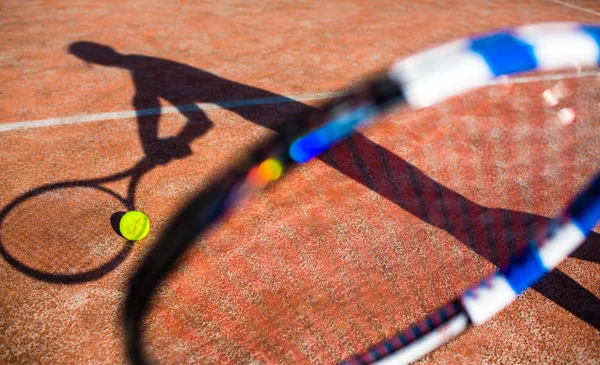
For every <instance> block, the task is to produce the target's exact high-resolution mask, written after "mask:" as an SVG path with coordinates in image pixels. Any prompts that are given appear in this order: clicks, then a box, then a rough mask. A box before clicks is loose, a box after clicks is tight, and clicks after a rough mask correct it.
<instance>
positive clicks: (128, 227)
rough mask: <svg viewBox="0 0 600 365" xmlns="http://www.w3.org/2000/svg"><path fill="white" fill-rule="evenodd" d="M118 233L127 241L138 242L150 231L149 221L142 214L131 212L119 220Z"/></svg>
mask: <svg viewBox="0 0 600 365" xmlns="http://www.w3.org/2000/svg"><path fill="white" fill-rule="evenodd" d="M119 231H120V232H121V234H122V235H123V237H125V238H127V239H128V240H130V241H139V240H141V239H142V238H144V237H146V235H147V234H148V232H149V231H150V219H148V217H146V215H145V214H144V213H142V212H138V211H135V210H132V211H131V212H127V213H125V215H123V217H122V218H121V222H120V223H119Z"/></svg>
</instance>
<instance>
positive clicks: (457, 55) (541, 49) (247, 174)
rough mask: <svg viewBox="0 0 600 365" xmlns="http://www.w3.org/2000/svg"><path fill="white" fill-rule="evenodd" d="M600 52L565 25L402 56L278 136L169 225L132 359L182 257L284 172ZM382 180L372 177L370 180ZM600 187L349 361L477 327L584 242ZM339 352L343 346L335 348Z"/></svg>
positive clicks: (132, 299)
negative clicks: (354, 139) (154, 303)
mask: <svg viewBox="0 0 600 365" xmlns="http://www.w3.org/2000/svg"><path fill="white" fill-rule="evenodd" d="M599 55H600V27H598V26H588V25H579V24H573V23H558V24H540V25H531V26H524V27H520V28H516V29H513V30H508V31H501V32H498V33H493V34H488V35H484V36H480V37H475V38H472V39H465V40H460V41H457V42H453V43H450V44H447V45H444V46H442V47H439V48H435V49H432V50H428V51H425V52H422V53H419V54H417V55H414V56H412V57H409V58H407V59H405V60H401V61H399V62H397V63H395V64H393V65H392V67H391V68H390V69H389V70H388V71H387V72H385V73H384V74H382V75H381V76H379V77H378V78H376V79H374V80H372V81H370V82H367V83H365V84H364V85H363V86H362V87H361V88H358V89H357V90H356V91H353V92H349V93H347V95H346V96H345V97H342V98H341V99H340V100H336V101H334V102H332V103H330V104H328V105H326V106H324V107H323V108H322V109H321V111H319V112H311V113H308V114H307V115H304V116H301V117H299V118H298V119H296V120H294V122H292V123H288V124H287V125H286V126H285V128H282V132H281V134H280V135H279V136H278V137H276V138H275V139H273V140H272V141H269V142H268V143H266V144H265V145H264V146H262V147H260V148H258V149H257V150H256V151H254V152H253V153H251V154H250V155H249V156H248V157H247V158H245V159H244V160H243V161H242V162H240V163H239V164H238V165H237V166H236V167H235V168H233V169H232V170H231V171H230V172H229V173H228V174H226V175H225V176H224V177H223V178H222V179H220V180H219V181H217V182H216V183H215V184H213V185H212V187H211V188H209V189H207V190H205V191H203V192H201V193H200V194H198V196H196V197H195V198H193V199H192V200H191V201H190V203H189V204H188V205H187V206H186V207H185V208H184V209H183V210H182V211H181V212H180V213H179V214H178V215H177V216H176V217H175V219H174V220H173V222H172V224H171V225H170V226H169V227H168V228H167V229H166V230H165V232H164V233H163V235H162V236H161V238H160V239H159V240H158V242H157V243H156V245H155V246H154V248H153V249H152V250H151V251H150V253H149V254H148V256H147V257H146V259H145V260H144V262H143V263H142V265H141V267H140V268H139V270H138V272H137V273H136V274H135V275H134V277H133V278H132V280H131V283H130V289H129V294H128V297H127V300H126V306H125V317H124V318H125V338H126V342H127V350H128V353H129V356H130V359H131V361H132V362H133V363H134V364H146V363H148V360H147V357H146V355H145V352H144V350H143V347H142V322H143V318H144V316H145V314H146V313H147V312H148V310H149V308H150V302H151V298H152V296H153V294H154V292H155V291H156V289H157V287H158V286H159V284H161V282H162V281H163V280H164V279H165V277H167V275H168V274H169V273H170V272H171V271H172V270H173V269H174V268H175V267H176V263H177V261H178V259H179V258H180V257H181V256H182V255H183V254H184V253H185V252H186V251H187V250H188V249H189V247H190V246H191V245H192V244H193V243H194V242H196V240H197V238H198V237H199V236H200V235H201V234H202V233H205V232H206V230H207V229H208V228H209V227H211V226H212V225H213V224H214V223H215V222H217V221H218V220H219V219H220V218H222V217H223V216H224V215H225V213H227V212H229V211H230V210H231V209H232V208H233V207H234V206H236V205H237V204H239V203H240V202H242V201H243V200H244V199H245V198H247V197H249V196H251V193H252V192H254V191H256V190H258V189H261V188H263V187H265V186H267V185H270V184H271V183H272V182H274V181H276V180H279V179H280V177H281V176H282V173H283V172H284V171H288V172H289V171H291V170H292V169H294V165H295V164H298V163H304V162H307V161H309V160H311V159H312V158H314V157H316V156H318V155H320V154H322V153H324V152H326V151H328V150H329V149H330V148H332V147H333V146H335V145H337V144H338V143H339V142H340V141H342V140H345V139H347V138H349V137H350V136H351V135H352V134H353V133H354V132H355V130H356V129H357V128H361V127H364V126H366V125H367V124H369V123H370V122H372V121H373V120H375V119H377V118H378V117H381V116H382V115H383V114H384V113H385V112H387V111H389V110H390V109H391V108H392V107H397V106H401V105H407V106H410V107H412V108H416V109H419V108H426V107H433V106H434V105H436V104H438V103H440V102H442V101H444V100H446V99H448V98H452V97H454V96H456V95H460V94H462V93H464V92H466V91H468V90H471V89H474V88H478V87H481V86H485V85H487V84H489V83H490V82H493V80H495V79H497V78H499V77H501V76H504V75H513V74H516V73H524V72H533V71H540V72H547V71H550V70H560V69H566V68H572V67H573V66H577V67H597V66H598V63H599ZM550 99H551V98H550ZM550 103H552V101H550ZM562 114H567V115H566V119H565V120H568V118H569V115H568V114H569V112H568V110H567V111H566V112H563V113H562ZM388 170H389V169H388ZM386 171H387V170H386ZM348 175H351V174H348ZM413 175H414V174H413ZM416 175H417V176H418V173H417V174H416ZM417 180H418V179H417ZM372 184H373V183H369V182H367V184H366V185H372ZM271 185H274V186H275V185H277V184H271ZM390 194H392V193H390ZM599 194H600V178H598V177H596V178H594V179H592V181H591V182H590V183H589V185H588V187H587V188H586V189H584V190H583V192H582V193H581V194H580V195H578V196H577V197H576V198H575V199H574V200H573V201H572V203H571V204H570V205H568V206H567V208H566V209H565V210H564V211H563V213H562V214H560V215H559V216H558V217H557V218H556V219H555V220H553V221H552V222H551V223H550V224H549V225H548V226H547V227H546V228H545V229H544V230H542V232H543V233H542V234H541V235H539V236H538V238H537V239H535V240H533V241H531V242H530V243H529V244H528V245H522V246H521V247H520V248H519V249H517V248H515V249H514V250H508V251H511V252H509V253H515V252H516V254H515V255H514V256H513V258H512V259H511V260H510V261H509V263H508V264H507V265H506V266H503V268H502V269H500V270H498V271H497V272H495V273H493V274H492V275H491V276H489V277H487V278H486V279H485V280H483V281H482V282H481V283H479V284H477V285H475V286H473V287H471V288H470V289H468V290H466V291H465V293H464V294H461V295H459V296H458V298H457V299H455V300H452V301H451V302H450V303H449V304H447V305H445V306H443V307H442V308H441V309H440V310H438V311H436V312H434V313H433V314H432V315H430V316H429V317H427V319H425V320H421V321H419V322H418V324H416V325H414V326H411V327H410V328H409V329H408V330H406V331H402V332H399V333H397V334H396V335H394V336H392V337H390V338H388V339H387V340H385V341H383V342H381V343H380V344H378V345H375V346H372V347H371V348H369V349H367V350H366V352H363V353H358V354H356V355H355V356H353V357H351V358H349V359H347V360H345V361H344V363H347V364H368V363H372V362H376V361H381V363H388V362H389V363H398V364H401V363H409V362H412V361H415V360H417V359H419V358H420V357H422V356H423V355H425V354H427V353H429V352H431V351H432V350H434V349H435V348H437V347H439V346H440V345H441V344H443V343H445V342H447V341H448V340H449V339H451V338H453V337H455V336H457V335H458V334H460V333H461V332H463V331H464V330H465V329H466V328H467V327H469V326H470V325H472V324H481V323H484V322H485V321H487V320H488V319H489V318H491V317H492V316H493V315H494V314H496V313H498V312H499V311H500V310H502V309H503V308H505V307H506V306H508V305H509V304H510V303H511V302H513V301H514V300H515V299H516V298H517V296H518V295H519V294H521V293H522V292H523V291H525V290H526V289H527V288H529V287H530V286H532V285H533V284H535V283H536V282H537V281H538V280H539V279H540V278H542V277H543V276H544V275H546V274H547V273H548V272H550V271H551V270H552V269H553V268H554V267H556V265H558V263H560V262H561V261H562V260H563V259H565V258H566V257H567V256H568V255H569V254H570V253H572V252H573V251H574V250H575V249H576V248H577V247H579V245H581V243H583V241H584V240H585V239H586V237H587V236H588V235H589V234H590V232H591V230H592V229H593V227H594V226H595V224H596V222H597V220H598V219H599V218H600V201H599V198H600V196H599ZM383 195H385V194H383ZM461 204H462V205H460V204H459V205H460V206H466V205H468V204H466V203H461ZM407 209H408V210H410V208H408V207H407ZM413 214H414V213H413ZM482 214H484V213H482ZM425 215H426V214H425ZM427 220H433V221H434V219H432V218H427ZM494 239H495V237H491V239H490V240H491V241H493V240H494ZM473 249H474V250H475V251H476V252H479V251H478V250H477V249H476V248H473ZM500 251H501V250H499V249H497V248H495V249H490V253H489V254H488V255H487V257H491V258H492V259H491V260H490V261H492V262H494V263H497V262H501V261H504V260H501V259H500V258H499V257H500V256H505V255H504V254H503V253H502V252H500ZM329 350H330V351H331V352H335V351H336V350H335V349H333V347H330V349H329ZM234 362H235V361H234Z"/></svg>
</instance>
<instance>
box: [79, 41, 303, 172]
mask: <svg viewBox="0 0 600 365" xmlns="http://www.w3.org/2000/svg"><path fill="white" fill-rule="evenodd" d="M69 53H71V54H72V55H74V56H76V57H78V58H80V59H81V60H83V61H85V62H88V63H92V64H96V65H102V66H108V67H117V68H121V69H124V70H127V71H129V72H130V74H131V77H132V79H133V83H134V85H135V95H134V97H133V107H134V108H135V109H136V110H137V113H138V129H139V137H140V141H141V143H142V147H143V149H144V152H145V154H146V156H147V157H149V158H151V159H153V160H154V161H156V162H157V163H159V164H166V163H168V162H169V161H170V160H172V159H180V158H184V157H187V156H190V155H191V153H192V151H191V148H190V143H191V142H192V141H193V140H195V139H196V138H198V137H199V136H201V135H203V134H204V133H205V132H206V131H207V130H208V129H210V128H211V127H212V125H213V124H212V122H211V121H210V120H209V119H208V118H207V116H206V114H205V113H204V112H203V111H202V109H200V108H199V107H198V106H197V105H196V103H217V102H218V103H223V102H227V101H240V100H246V99H262V98H278V102H279V103H281V102H284V101H289V102H292V101H293V100H291V99H288V98H285V97H282V96H281V95H277V94H274V93H272V92H269V91H266V90H262V89H259V88H254V87H251V86H247V85H243V84H240V83H237V82H234V81H231V80H225V79H223V78H220V77H218V76H216V75H214V74H211V73H210V72H206V71H203V70H200V69H197V68H194V67H192V66H188V65H184V64H182V63H178V62H174V61H170V60H166V59H162V58H155V57H149V56H144V55H135V54H132V55H125V54H121V53H119V52H117V51H116V50H114V49H113V48H111V47H108V46H105V45H102V44H98V43H93V42H86V41H80V42H74V43H72V44H71V45H70V46H69ZM159 98H161V99H164V100H166V101H168V102H169V103H170V104H172V105H173V106H174V107H175V108H177V109H178V110H179V112H180V113H181V114H183V115H185V116H186V117H187V118H188V121H187V123H186V125H185V126H184V127H183V128H182V129H181V131H180V132H179V133H178V135H177V136H176V137H170V138H162V139H161V138H159V137H158V131H159V119H160V109H161V106H160V101H159ZM228 109H229V108H228ZM230 110H232V111H234V112H235V113H237V114H238V115H240V116H241V117H243V118H245V119H246V120H250V121H253V122H254V123H257V124H260V125H264V126H265V127H268V128H271V129H275V128H276V126H275V125H268V123H267V122H265V121H264V120H263V121H260V120H258V118H257V116H256V115H255V114H253V110H252V108H232V109H230ZM265 124H267V125H265Z"/></svg>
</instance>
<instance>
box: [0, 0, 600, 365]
mask: <svg viewBox="0 0 600 365" xmlns="http://www.w3.org/2000/svg"><path fill="white" fill-rule="evenodd" d="M518 3H519V4H507V3H506V1H483V0H479V1H477V0H461V1H452V0H450V1H353V2H351V1H330V2H327V3H326V4H322V5H321V4H317V2H310V1H293V2H292V1H290V2H281V1H277V2H275V1H274V2H264V1H261V2H258V1H256V2H252V1H250V2H249V1H227V2H215V3H214V4H202V3H200V2H192V1H188V2H183V1H161V2H158V3H156V2H151V1H130V2H127V1H107V2H92V1H87V0H85V1H73V2H69V4H68V5H65V3H64V2H56V1H38V2H31V3H25V2H22V1H4V2H3V3H2V5H0V34H2V35H3V42H1V43H0V84H1V86H2V87H1V90H0V110H2V113H0V114H1V115H0V125H8V124H9V123H14V122H21V121H33V120H42V119H48V118H60V117H71V116H82V115H83V116H85V115H91V114H98V113H106V112H121V111H131V110H134V109H135V108H136V107H137V108H138V109H139V108H141V109H144V108H153V107H156V106H157V105H158V104H157V103H160V105H163V106H172V105H182V104H190V103H195V102H222V101H228V100H243V99H254V98H262V97H271V96H277V95H283V96H294V95H307V94H316V93H328V92H333V91H337V90H338V89H340V88H343V87H346V86H348V85H350V84H352V83H354V82H355V81H356V80H359V79H360V78H361V77H362V76H363V75H367V74H372V73H373V72H375V71H377V70H379V69H382V68H384V67H385V66H387V65H389V63H390V62H392V61H393V60H394V59H396V58H399V57H404V56H407V55H409V54H411V53H413V52H416V51H419V50H422V49H424V48H426V47H430V46H433V45H437V44H440V43H443V42H446V41H450V40H453V39H456V38H459V37H464V36H468V35H472V34H476V33H481V32H485V31H491V30H496V29H500V28H505V27H510V26H515V25H520V24H524V23H533V22H543V21H565V20H566V21H577V22H589V23H594V22H598V21H599V20H600V17H599V15H600V5H598V3H597V2H596V1H573V0H569V1H568V2H566V4H564V3H565V2H562V1H538V0H535V1H534V0H527V1H521V2H518ZM78 41H89V42H95V43H97V44H102V45H105V46H109V47H112V48H114V49H115V50H116V51H117V52H119V53H121V54H123V55H138V56H135V57H129V58H127V59H126V61H125V60H124V59H121V61H122V62H121V63H119V67H108V66H102V65H99V64H92V63H86V62H84V61H83V60H82V59H81V54H80V57H76V56H75V54H70V53H69V47H70V45H72V44H73V43H74V42H78ZM84 53H85V52H84ZM86 55H87V56H90V54H89V52H88V53H86ZM103 56H106V53H104V54H103ZM130 71H131V72H133V75H132V73H131V72H130ZM132 76H133V77H132ZM556 82H557V81H538V82H529V83H524V84H517V85H514V86H512V87H511V88H507V87H490V88H486V89H483V90H480V91H477V92H473V93H470V94H469V95H468V96H465V97H462V98H457V99H455V100H452V101H450V102H447V103H444V104H442V105H440V106H437V107H435V108H432V109H430V110H423V111H418V112H411V111H399V112H397V113H394V114H393V115H391V116H389V117H388V118H386V120H384V121H382V122H381V123H379V124H378V125H376V126H374V127H372V128H369V129H367V130H365V131H364V133H363V134H361V135H358V136H356V137H355V138H353V139H352V140H351V141H350V142H349V143H345V144H342V145H340V146H338V147H337V148H335V149H334V150H333V151H331V152H330V153H329V154H328V155H327V156H325V157H324V158H323V159H321V160H315V161H312V162H310V163H308V164H306V165H304V166H302V167H300V168H298V169H296V170H294V171H293V172H292V173H291V174H289V175H288V176H287V177H286V178H284V179H283V180H282V181H281V182H279V183H278V184H276V185H275V186H273V187H272V188H271V189H269V190H267V191H265V192H263V193H260V194H258V195H257V196H255V197H253V198H252V199H251V200H250V201H249V202H248V203H247V204H245V205H244V206H243V207H242V208H241V209H239V210H238V211H236V212H235V213H234V214H232V215H231V216H230V217H228V218H227V219H226V220H224V221H223V222H221V223H220V224H218V225H217V226H216V227H215V228H214V229H213V230H212V231H211V232H210V234H208V235H207V236H205V237H203V238H202V239H201V240H200V241H199V242H198V244H197V245H196V246H194V248H193V249H192V250H191V251H190V252H189V253H188V254H187V255H186V257H185V258H184V259H183V260H182V265H181V266H180V267H179V269H178V270H177V272H176V273H175V274H174V275H173V276H172V277H171V278H170V280H169V281H168V282H167V283H166V284H165V285H164V286H163V287H162V289H161V291H160V294H159V295H158V296H157V298H156V302H155V306H154V308H153V310H152V311H151V313H150V316H149V318H148V321H147V331H146V342H147V346H148V351H149V352H150V354H151V355H152V357H153V358H155V359H156V360H159V362H160V363H165V364H186V363H189V364H197V363H198V364H199V363H209V364H253V365H257V364H272V363H282V364H290V363H299V364H308V363H317V364H321V363H336V362H338V361H341V360H343V359H344V358H346V357H348V356H350V355H351V354H353V353H354V352H356V351H360V350H363V349H365V348H366V347H368V346H369V345H371V344H373V343H375V342H377V341H379V340H381V339H383V338H385V337H387V336H390V335H392V334H394V333H395V332H396V331H398V330H401V329H403V328H404V327H406V326H407V325H409V324H411V323H412V322H414V321H416V320H419V319H421V318H423V317H424V316H425V315H426V314H427V312H429V311H431V310H432V309H435V308H436V307H438V306H440V305H442V304H444V303H445V302H447V301H448V300H450V299H451V298H453V297H454V296H456V295H457V294H459V293H460V292H461V291H463V290H464V289H465V288H467V287H468V286H469V285H470V284H471V283H473V282H475V281H476V280H478V279H480V278H481V277H482V276H483V275H484V274H486V273H489V272H491V271H492V270H494V268H495V266H494V265H493V264H492V262H494V263H499V262H502V261H503V260H504V259H505V258H506V256H508V253H509V252H511V251H513V250H514V247H515V246H519V245H523V244H524V243H525V241H526V239H527V237H530V236H531V235H532V234H533V232H535V230H536V229H537V228H539V227H541V225H542V224H543V223H544V222H545V221H546V220H547V219H546V217H551V216H553V215H555V214H556V213H557V212H559V211H560V209H561V207H562V206H564V204H565V203H566V202H567V201H568V200H569V198H570V197H571V196H572V195H573V194H574V193H575V192H576V191H577V190H579V189H580V188H582V187H583V185H584V184H585V182H586V181H587V179H588V178H589V177H591V175H592V174H593V173H594V172H595V171H596V170H597V166H598V165H599V163H600V156H598V153H597V151H598V148H600V126H599V125H598V123H596V119H597V115H598V111H599V107H598V102H599V100H600V94H599V93H598V91H597V89H598V83H599V82H600V81H599V80H598V78H597V77H580V78H572V79H565V80H563V81H561V82H563V83H564V84H565V86H566V87H567V88H568V89H569V90H570V91H571V94H570V96H568V97H567V98H565V99H564V100H562V102H561V104H560V105H559V106H556V107H552V108H547V107H544V106H543V103H542V98H541V94H542V92H543V91H544V90H546V89H547V88H549V87H552V86H553V85H555V84H556ZM136 95H137V97H136V98H134V96H136ZM310 104H317V102H311V103H310ZM562 107H570V108H573V109H574V110H575V111H576V113H577V118H576V120H575V122H574V123H573V124H570V125H567V126H564V125H561V124H560V123H559V122H558V121H557V119H556V112H557V111H558V110H559V109H560V108H562ZM303 108H305V106H303V105H301V104H300V103H282V104H273V105H258V106H246V107H240V108H233V109H230V110H226V109H213V110H210V111H206V112H205V113H202V112H193V113H186V115H183V114H179V113H174V114H173V113H172V114H165V115H162V116H160V118H159V117H158V116H146V117H140V118H139V120H137V119H136V118H125V119H123V118H121V119H110V118H103V120H99V121H96V122H90V123H79V124H72V125H59V126H52V127H39V128H32V129H26V130H10V131H4V132H0V168H1V170H2V174H1V176H0V206H1V207H2V213H0V219H1V222H0V240H1V241H0V242H1V244H2V248H3V251H4V255H3V258H2V259H0V362H1V363H10V364H34V363H36V364H74V363H77V364H122V363H126V362H127V361H126V357H125V353H124V346H123V342H122V333H121V322H120V321H121V317H120V313H121V310H122V305H123V300H124V298H125V295H126V288H127V282H128V278H129V277H130V276H131V275H132V273H133V272H134V271H135V269H136V267H137V265H138V264H139V263H140V261H141V259H142V258H143V256H144V254H145V252H146V251H147V249H148V248H149V247H151V245H152V243H153V241H154V240H155V239H156V238H157V236H158V235H159V233H160V232H161V230H162V229H163V228H164V227H165V224H166V223H167V222H168V221H169V219H171V217H172V216H173V214H174V213H175V212H176V210H177V208H178V207H179V206H180V205H181V204H182V203H183V202H185V200H186V198H187V197H188V196H189V195H190V194H192V193H193V192H195V191H197V190H198V189H201V188H202V187H203V186H206V185H207V184H208V183H209V182H210V181H212V180H213V179H214V178H215V177H217V176H218V175H219V174H221V173H222V172H223V171H224V170H225V169H226V167H227V166H229V165H230V164H231V163H233V162H234V161H235V159H236V158H238V157H239V156H241V155H242V154H243V153H244V151H246V150H247V149H249V148H251V147H252V146H253V145H254V144H256V143H257V142H259V141H260V140H262V139H264V138H265V137H266V136H268V135H269V134H270V133H272V132H271V131H270V129H269V128H272V127H274V126H276V125H278V124H279V123H281V122H282V121H285V120H286V119H288V118H289V117H290V116H291V115H293V114H294V113H296V112H297V111H299V110H302V109H303ZM159 119H160V120H159ZM188 119H189V120H192V123H191V124H188V126H187V127H184V125H186V121H187V120H188ZM140 126H141V127H140ZM434 126H435V127H434ZM156 130H158V132H156ZM157 133H158V134H157ZM157 136H158V137H160V138H162V139H166V138H167V137H173V138H171V139H168V140H166V142H165V141H164V140H159V141H157ZM161 141H162V142H161ZM188 145H189V148H190V150H188V148H187V147H186V146H188ZM166 149H169V150H174V151H176V152H175V154H174V155H173V154H172V155H165V150H166ZM146 154H148V155H150V157H147V155H146ZM175 155H177V156H175ZM174 157H179V158H175V159H172V158H174ZM160 159H162V162H163V164H162V165H154V164H152V162H156V161H159V160H160ZM170 159H172V160H170ZM168 160H170V161H169V162H168V163H164V162H166V161H168ZM140 161H142V162H141V164H139V165H137V168H134V169H133V170H131V171H129V170H130V169H132V168H133V167H134V166H136V164H138V163H139V162H140ZM123 171H125V172H131V173H132V174H127V173H125V174H120V173H121V172H123ZM111 176H112V177H113V178H106V179H104V178H105V177H111ZM132 176H133V177H134V178H133V183H132V184H130V182H131V178H132ZM109 180H110V181H109ZM99 185H101V186H103V187H105V188H108V189H111V190H110V191H115V192H116V193H117V194H118V195H120V196H121V197H122V201H119V200H118V199H117V198H116V196H115V195H114V194H113V193H110V191H109V190H100V189H98V188H96V186H99ZM128 189H129V193H130V194H128ZM132 193H133V194H132ZM130 208H135V209H137V210H141V211H143V212H145V213H146V214H147V215H148V216H149V217H150V219H151V222H152V229H151V232H150V234H149V236H148V238H146V239H144V240H143V241H141V242H138V243H136V244H135V245H133V246H131V245H128V244H127V243H126V242H125V241H124V239H122V238H120V237H119V236H118V235H117V234H116V233H115V232H114V231H113V229H112V228H111V216H113V215H114V214H115V213H118V212H123V211H126V210H128V209H130ZM465 210H466V211H467V212H468V213H466V214H465ZM444 212H446V214H444ZM113 219H114V216H113ZM466 221H468V223H465V222H466ZM507 226H508V227H510V229H506V227H507ZM489 237H493V239H492V241H494V242H495V247H496V249H495V250H494V249H492V248H490V245H489V244H488V240H489ZM599 245H600V238H599V237H598V236H597V235H594V237H592V238H591V239H590V240H589V241H588V242H587V243H586V244H585V245H584V247H583V248H582V249H580V250H579V251H578V252H577V253H575V254H574V255H573V257H571V258H569V259H568V260H566V261H565V262H564V263H563V264H561V265H560V266H559V268H558V270H556V271H555V272H553V273H552V274H551V275H549V276H548V277H547V278H546V279H544V280H543V281H542V282H541V283H540V284H538V285H537V286H536V287H535V290H534V289H530V290H528V291H527V292H526V293H525V294H524V295H523V296H522V297H521V298H520V299H519V300H518V301H517V302H515V303H514V304H513V305H511V306H510V307H509V308H508V309H506V310H505V311H503V312H502V313H501V314H499V315H498V316H497V317H495V318H494V320H492V321H490V322H489V323H487V324H485V325H483V326H481V327H478V328H474V329H472V330H470V331H469V332H468V333H466V334H465V335H464V336H462V337H460V338H459V339H457V340H455V341H453V342H451V343H449V344H448V345H446V346H444V347H443V348H441V349H439V350H438V351H436V352H434V353H433V354H431V355H429V356H427V357H425V358H424V359H423V360H422V363H427V364H430V363H431V364H448V363H450V364H456V363H465V364H482V363H487V364H518V363H544V364H547V363H553V364H562V363H599V362H600V351H598V349H599V348H600V331H599V329H600V299H599V298H600V285H599V282H600V280H599V279H600V265H599V264H600V254H599V253H598V252H600V251H599V250H598V247H599Z"/></svg>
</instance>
